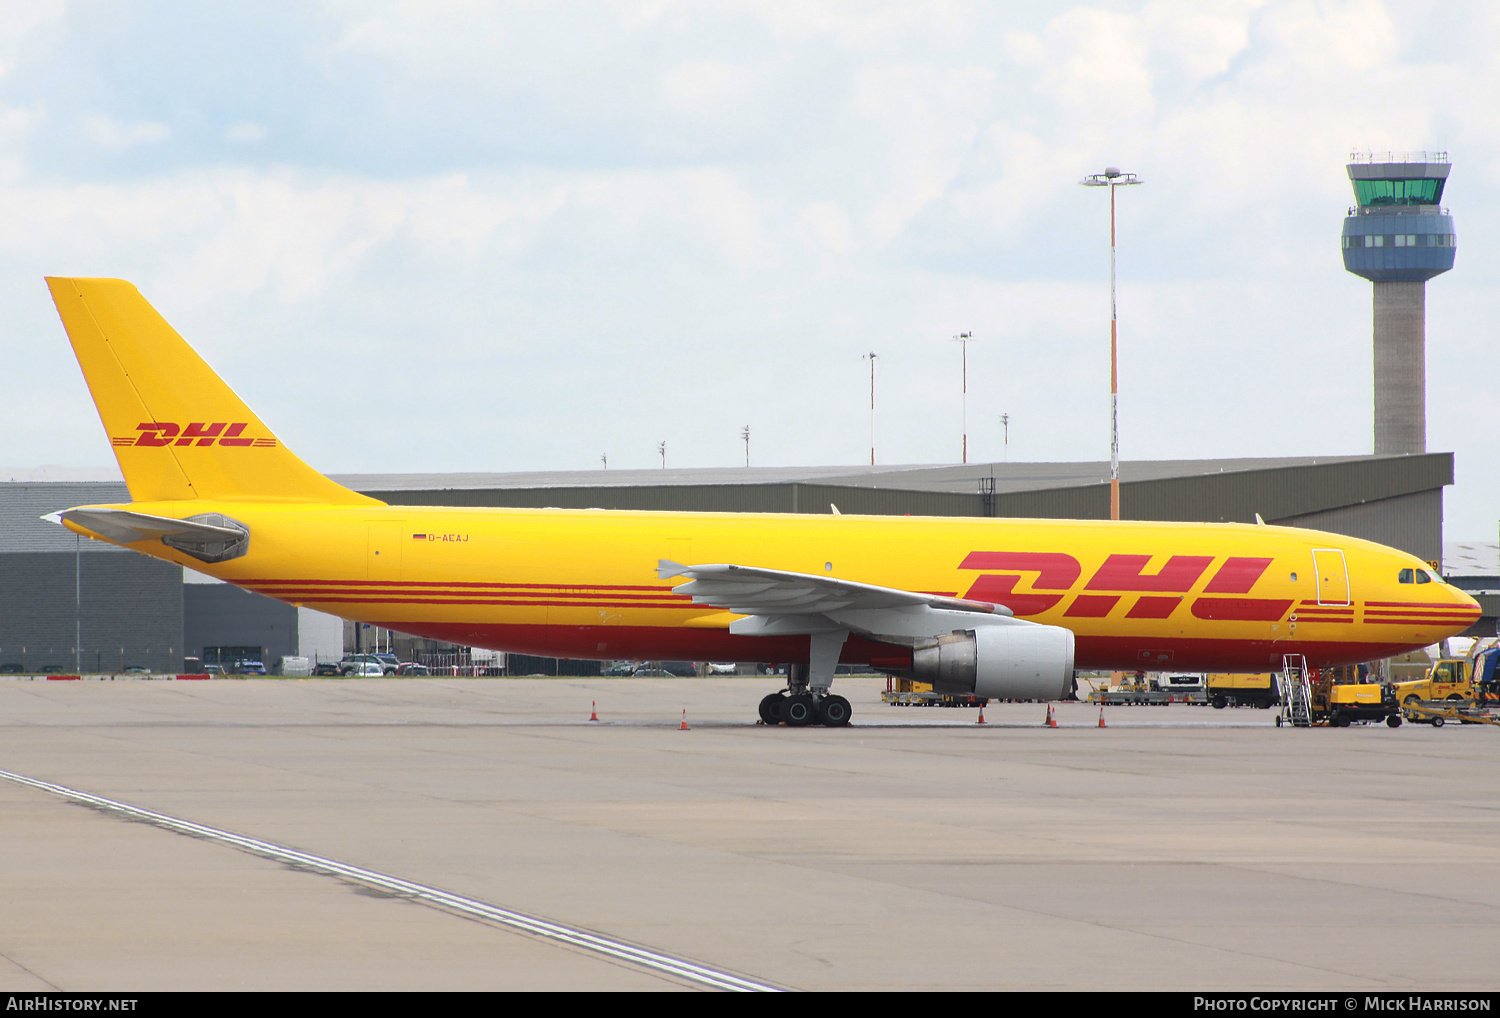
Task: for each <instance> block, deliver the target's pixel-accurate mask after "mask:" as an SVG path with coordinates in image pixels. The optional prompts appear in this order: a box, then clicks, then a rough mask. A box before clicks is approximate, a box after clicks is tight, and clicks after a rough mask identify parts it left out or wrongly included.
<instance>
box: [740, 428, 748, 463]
mask: <svg viewBox="0 0 1500 1018" xmlns="http://www.w3.org/2000/svg"><path fill="white" fill-rule="evenodd" d="M740 437H741V438H743V439H744V440H745V466H747V467H748V466H749V465H750V425H748V424H747V425H745V426H744V427H743V428H741V429H740Z"/></svg>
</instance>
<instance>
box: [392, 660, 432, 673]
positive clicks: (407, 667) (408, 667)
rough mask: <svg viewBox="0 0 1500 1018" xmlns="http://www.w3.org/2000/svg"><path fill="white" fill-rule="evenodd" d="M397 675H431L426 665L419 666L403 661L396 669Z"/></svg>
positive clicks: (412, 662)
mask: <svg viewBox="0 0 1500 1018" xmlns="http://www.w3.org/2000/svg"><path fill="white" fill-rule="evenodd" d="M396 674H397V675H431V674H432V672H430V671H428V670H427V666H426V665H419V664H417V663H416V662H415V661H403V662H401V665H400V667H399V668H397V669H396Z"/></svg>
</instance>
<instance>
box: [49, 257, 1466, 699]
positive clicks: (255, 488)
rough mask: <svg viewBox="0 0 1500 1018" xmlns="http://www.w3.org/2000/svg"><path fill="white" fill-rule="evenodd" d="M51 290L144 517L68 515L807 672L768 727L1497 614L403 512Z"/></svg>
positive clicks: (1398, 594) (183, 367) (1244, 556)
mask: <svg viewBox="0 0 1500 1018" xmlns="http://www.w3.org/2000/svg"><path fill="white" fill-rule="evenodd" d="M48 284H49V285H50V287H51V289H52V296H53V300H54V301H55V302H56V304H57V309H58V312H59V313H60V314H61V316H62V321H63V326H64V327H65V328H66V329H67V332H68V337H69V339H70V340H71V341H72V344H73V349H74V351H75V353H76V354H77V356H78V362H79V364H80V365H81V366H82V368H83V373H84V377H85V379H86V380H87V382H88V385H89V389H90V391H91V392H92V394H93V397H94V402H95V404H96V405H97V407H98V409H99V416H100V418H101V419H102V420H103V422H104V428H105V431H106V432H107V434H108V435H109V440H110V443H111V445H113V447H114V451H115V456H116V457H117V458H118V460H119V463H120V469H121V470H122V471H123V472H124V475H125V481H126V484H127V485H128V486H129V489H130V496H131V499H132V501H131V502H130V503H128V504H124V505H96V506H81V507H77V508H73V509H67V510H63V511H61V512H58V513H55V514H53V515H51V516H49V517H47V518H48V519H51V520H53V521H54V522H59V523H61V524H62V525H64V526H66V527H67V528H68V529H70V530H73V531H75V532H77V533H79V534H82V535H84V536H86V537H90V538H97V539H100V540H105V541H109V542H112V543H114V544H118V545H121V546H123V547H126V548H130V549H131V550H133V551H138V552H141V553H143V554H146V555H151V556H153V557H155V558H160V559H164V560H166V561H168V562H175V563H178V564H180V565H184V566H188V567H191V568H193V569H197V570H200V571H202V572H205V573H208V574H210V575H213V576H216V577H218V578H220V579H223V580H227V581H229V582H230V583H234V584H238V585H239V586H241V587H245V588H247V589H249V590H253V591H256V592H257V593H261V594H266V595H268V596H270V597H274V598H277V599H279V600H282V601H286V602H290V603H292V604H295V605H307V606H309V607H312V608H316V609H318V610H320V611H324V612H329V613H331V614H334V615H340V616H343V617H344V618H349V619H357V620H360V621H363V622H370V623H375V624H377V625H380V626H385V627H388V628H390V629H395V630H398V631H400V632H405V633H411V634H415V635H418V636H425V637H431V638H434V639H438V640H446V641H451V642H454V643H458V644H465V645H470V646H477V647H485V648H490V649H495V650H509V651H516V652H522V653H528V654H540V655H544V656H552V657H566V658H598V659H606V658H631V659H636V660H659V659H687V660H699V661H771V662H786V663H788V664H789V665H790V668H789V669H788V671H789V682H788V687H787V689H786V690H783V691H780V692H776V693H772V694H770V695H769V696H767V697H766V698H765V699H764V700H763V701H762V702H761V706H760V713H761V717H762V719H763V720H765V721H767V722H768V723H777V722H781V721H785V722H787V723H790V724H795V725H801V724H812V723H822V724H825V725H829V726H837V725H843V724H847V723H848V721H849V713H850V708H849V703H848V701H847V700H846V699H845V698H843V697H841V696H838V695H836V694H833V693H831V692H830V688H829V687H830V684H831V682H832V680H833V674H834V667H835V665H836V664H838V663H839V662H840V661H844V662H856V663H865V664H869V665H871V666H873V667H875V668H877V669H880V670H884V671H889V672H893V673H897V674H902V675H906V676H910V677H912V678H916V679H920V680H922V681H925V682H931V683H933V684H934V685H935V686H936V687H937V688H938V689H940V690H946V691H957V692H973V693H975V694H977V695H979V696H984V697H995V698H1014V699H1061V698H1064V697H1067V696H1069V695H1070V694H1071V692H1072V690H1073V687H1074V669H1075V668H1085V669H1103V668H1119V669H1141V668H1163V667H1166V668H1174V669H1184V670H1191V671H1216V672H1233V671H1244V672H1256V671H1267V670H1276V669H1279V668H1280V667H1281V664H1282V657H1283V655H1286V654H1300V655H1305V657H1306V659H1307V662H1308V663H1309V664H1310V665H1311V666H1314V667H1317V666H1329V665H1338V664H1350V663H1354V662H1359V661H1366V660H1370V659H1374V658H1379V657H1385V656H1389V655H1393V654H1400V653H1404V652H1406V651H1410V650H1412V649H1414V648H1418V647H1424V646H1427V645H1429V644H1432V643H1435V642H1437V641H1438V640H1440V639H1442V638H1444V637H1447V636H1452V635H1454V634H1455V633H1458V632H1460V631H1461V630H1463V629H1465V628H1466V627H1468V626H1469V624H1470V623H1472V622H1473V621H1474V620H1475V619H1476V618H1477V617H1478V616H1479V606H1478V604H1477V603H1476V602H1475V601H1474V600H1473V599H1472V598H1470V597H1468V596H1467V595H1466V594H1463V593H1461V592H1460V591H1458V590H1456V589H1454V588H1453V587H1451V586H1449V585H1447V584H1445V583H1443V582H1441V581H1439V580H1438V579H1437V578H1436V577H1434V576H1433V575H1432V574H1431V573H1430V572H1429V571H1428V569H1427V566H1426V564H1425V563H1423V562H1422V561H1420V560H1419V559H1417V558H1415V557H1413V556H1411V555H1408V554H1406V553H1404V552H1400V551H1396V550H1394V549H1391V548H1386V547H1383V546H1381V545H1378V544H1373V543H1371V542H1369V541H1361V540H1357V539H1354V538H1348V537H1340V536H1337V535H1334V534H1326V533H1319V532H1317V531H1311V530H1296V529H1292V528H1288V527H1272V526H1264V525H1244V524H1213V523H1202V524H1193V523H1137V522H1102V521H1076V520H1013V519H955V518H918V517H883V516H839V515H830V516H801V515H772V514H751V513H669V512H619V511H604V510H565V509H473V508H434V507H428V506H390V505H386V504H385V503H383V502H379V501H376V500H375V499H372V498H368V497H366V496H364V495H361V494H359V493H357V492H354V491H351V490H349V489H348V488H344V487H342V486H340V485H338V484H336V483H334V482H333V481H331V480H329V479H328V478H326V477H324V476H323V475H321V474H319V473H317V472H316V471H314V470H313V469H312V468H310V467H308V466H307V465H306V464H305V463H303V462H302V461H301V460H300V459H298V458H297V457H296V456H295V455H293V454H292V452H291V451H290V450H288V449H287V448H286V447H285V446H283V445H282V444H281V443H280V442H278V441H277V440H276V437H275V436H274V435H273V434H272V433H271V431H270V430H269V429H268V428H267V427H266V426H265V425H264V424H262V423H261V421H260V420H259V419H258V418H257V417H256V416H255V415H254V414H253V413H251V412H250V409H249V408H248V407H247V406H245V404H244V403H243V402H241V401H240V399H239V398H238V397H237V396H236V395H235V394H234V393H233V392H232V391H230V389H229V387H228V386H226V385H225V384H224V383H223V381H222V380H220V378H219V377H218V376H217V375H216V374H214V372H213V371H212V369H210V368H209V367H208V365H207V364H205V363H204V362H203V360H202V359H201V358H200V357H198V355H197V354H196V353H194V352H193V350H192V349H191V348H190V347H189V346H188V344H187V343H186V342H185V341H184V340H183V339H182V337H180V336H179V335H178V334H177V333H176V332H175V331H173V329H172V327H171V326H169V325H168V324H167V323H166V321H164V320H163V319H162V318H161V316H160V315H158V314H157V313H156V311H155V309H153V308H152V307H151V305H150V304H148V303H147V302H146V300H145V299H144V298H143V297H142V296H141V295H140V293H139V292H138V291H137V290H136V288H135V287H134V286H132V285H131V284H129V283H126V282H123V281H120V280H114V279H58V278H54V279H49V280H48Z"/></svg>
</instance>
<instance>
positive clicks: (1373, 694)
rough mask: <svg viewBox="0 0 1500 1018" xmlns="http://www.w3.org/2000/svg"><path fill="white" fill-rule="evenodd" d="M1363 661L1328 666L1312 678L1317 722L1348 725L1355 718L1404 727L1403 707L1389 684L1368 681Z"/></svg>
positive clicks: (1315, 722) (1314, 714) (1339, 726)
mask: <svg viewBox="0 0 1500 1018" xmlns="http://www.w3.org/2000/svg"><path fill="white" fill-rule="evenodd" d="M1361 667H1362V666H1360V665H1343V666H1341V667H1338V668H1324V669H1322V670H1321V671H1319V672H1318V676H1317V678H1316V679H1314V680H1313V681H1312V718H1313V723H1314V724H1317V723H1318V722H1323V723H1325V724H1329V725H1332V726H1334V727H1335V728H1348V727H1349V725H1350V724H1351V723H1353V722H1355V721H1384V722H1385V723H1386V724H1387V725H1389V726H1390V727H1392V728H1399V727H1401V708H1400V706H1399V701H1398V700H1397V699H1396V696H1395V693H1394V692H1393V691H1392V689H1391V687H1389V686H1384V687H1383V686H1381V685H1380V684H1379V683H1377V682H1366V681H1365V679H1366V678H1367V676H1366V675H1364V674H1361Z"/></svg>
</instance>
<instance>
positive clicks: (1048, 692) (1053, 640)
mask: <svg viewBox="0 0 1500 1018" xmlns="http://www.w3.org/2000/svg"><path fill="white" fill-rule="evenodd" d="M911 664H912V667H911V671H910V672H906V673H904V674H906V675H907V676H908V677H909V678H913V679H916V680H917V681H918V682H929V683H931V684H932V687H933V688H934V689H936V690H937V691H938V692H941V693H973V694H974V695H975V696H983V697H989V698H991V699H995V700H1061V699H1062V698H1064V697H1066V696H1067V695H1068V694H1069V693H1070V692H1071V691H1072V689H1073V631H1072V630H1071V629H1064V628H1062V627H1061V626H1039V625H1025V626H1014V625H1013V626H981V627H979V628H977V629H974V630H970V631H968V632H963V633H953V634H951V635H949V636H939V637H938V638H937V639H936V640H931V641H927V642H924V643H921V644H918V645H917V646H916V647H914V648H912V655H911Z"/></svg>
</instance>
